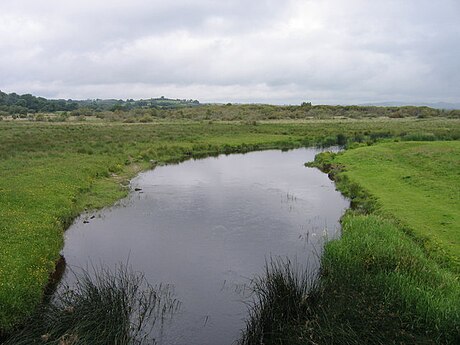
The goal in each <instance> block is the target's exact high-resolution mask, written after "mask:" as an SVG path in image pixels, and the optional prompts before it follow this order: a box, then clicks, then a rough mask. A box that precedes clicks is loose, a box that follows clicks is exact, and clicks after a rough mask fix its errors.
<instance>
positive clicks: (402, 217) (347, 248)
mask: <svg viewBox="0 0 460 345" xmlns="http://www.w3.org/2000/svg"><path fill="white" fill-rule="evenodd" d="M459 153H460V143H459V142H458V141H455V142H410V143H408V142H404V143H383V144H377V145H374V146H368V147H358V148H355V149H351V150H347V151H345V152H343V153H341V154H320V155H318V156H317V158H316V161H315V162H314V163H313V164H310V166H317V167H319V168H320V169H322V170H323V171H324V172H326V173H329V176H331V177H332V178H333V179H334V180H335V181H336V183H337V187H338V189H339V190H340V191H342V192H343V193H344V194H345V195H346V196H348V197H349V198H351V200H352V204H353V208H354V210H350V211H349V212H347V214H346V215H345V216H344V217H343V219H342V226H343V229H342V237H341V238H340V239H337V240H334V241H331V242H329V243H328V244H327V245H326V247H325V251H324V255H323V258H322V276H321V280H320V284H321V286H322V287H321V289H322V291H321V297H320V302H319V305H317V306H316V308H319V309H320V310H321V312H320V313H319V314H318V315H319V316H317V317H318V318H319V319H320V321H318V322H319V325H320V328H323V329H324V328H326V329H328V331H330V332H329V333H328V332H326V335H327V336H329V337H330V338H324V337H322V335H320V340H321V341H320V343H328V344H332V343H341V344H343V343H349V344H354V343H356V344H357V343H359V340H360V339H368V343H372V344H392V343H404V344H408V343H410V344H423V343H437V344H456V343H458V341H459V340H460V283H459V279H458V278H459V276H458V272H459V271H458V259H459V255H458V254H459V253H458V248H459V245H460V241H459V237H458V229H459V227H460V220H459V218H458V212H457V211H456V210H458V207H459V198H458V186H459V185H460V181H459V175H458V171H459V167H458V164H459V162H460V160H459ZM446 220H448V221H446ZM346 329H348V331H347V335H346V336H345V335H344V330H346ZM317 335H318V334H317V333H315V332H314V331H313V336H317ZM334 339H342V341H337V340H335V341H334ZM344 339H346V341H345V342H344V341H343V340H344Z"/></svg>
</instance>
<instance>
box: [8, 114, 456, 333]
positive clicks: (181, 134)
mask: <svg viewBox="0 0 460 345" xmlns="http://www.w3.org/2000/svg"><path fill="white" fill-rule="evenodd" d="M459 137H460V121H459V120H458V119H446V118H442V117H440V118H428V119H417V118H405V119H372V120H371V119H360V120H352V119H342V120H305V121H278V122H276V123H264V122H255V121H254V122H250V123H247V122H244V123H241V122H236V121H234V122H218V121H214V122H213V121H184V120H180V121H179V120H177V121H169V122H167V121H158V122H155V121H154V122H149V123H142V124H139V123H136V124H131V123H119V122H104V121H97V120H95V121H86V122H70V123H69V122H66V123H59V122H56V123H50V122H29V121H23V120H21V121H19V120H18V121H2V122H0V159H1V160H0V174H1V179H0V262H1V266H0V305H1V308H0V329H2V330H3V331H9V330H11V329H12V328H13V327H14V326H15V325H17V324H18V323H20V322H21V321H23V320H24V318H25V317H26V316H27V315H29V314H30V313H31V312H32V311H33V310H34V308H35V307H36V306H37V305H38V304H39V302H40V301H41V299H42V296H43V288H44V287H45V285H46V284H47V282H48V278H49V274H50V273H51V272H52V271H53V269H54V266H55V262H56V260H57V259H58V256H59V251H60V249H61V247H62V244H63V231H64V230H65V228H66V227H67V226H68V225H69V224H70V222H71V221H72V219H73V218H74V217H75V216H76V215H78V214H79V213H81V212H82V211H84V210H85V209H89V208H97V207H103V206H105V205H108V204H110V203H113V202H114V201H116V200H117V199H119V198H120V197H122V196H124V195H126V193H127V189H126V187H124V186H125V185H126V181H127V179H129V178H130V177H132V176H133V175H134V174H136V173H137V172H138V171H140V170H142V169H147V168H149V167H151V166H153V165H155V164H163V163H168V162H174V161H180V160H183V159H188V158H193V157H198V156H206V155H213V154H218V153H232V152H247V151H251V150H257V149H266V148H280V149H283V148H293V147H299V146H308V145H335V144H345V143H347V142H359V143H362V144H364V145H366V144H372V143H374V142H376V141H378V140H381V139H385V140H393V139H397V140H403V141H406V140H415V139H423V140H435V139H458V138H459ZM358 150H362V149H357V150H356V152H358ZM363 150H364V148H363ZM455 150H457V154H458V146H457V149H455ZM353 151H354V150H353ZM353 151H350V152H353ZM343 159H345V156H344V158H343ZM457 162H458V161H457ZM433 164H435V163H433ZM414 169H415V168H414ZM351 171H352V169H350V172H351ZM453 171H454V170H453ZM405 174H406V175H407V176H411V177H410V178H407V179H406V180H409V181H407V182H410V181H411V179H415V177H416V175H415V173H414V171H408V172H407V173H405ZM433 174H434V175H435V176H436V174H437V171H434V172H433ZM452 174H454V173H452ZM406 175H404V176H406ZM357 176H358V175H357ZM456 176H457V178H458V175H456ZM350 177H351V176H350ZM453 177H455V176H453ZM363 180H364V179H363ZM456 181H458V180H456ZM454 183H455V181H454ZM445 186H447V183H446V185H445ZM454 186H455V185H454ZM457 186H458V182H457ZM446 188H447V187H446ZM369 189H370V188H369ZM453 189H454V188H452V190H453ZM443 191H444V190H443ZM435 193H436V190H435V191H433V193H432V194H435ZM449 195H451V194H449ZM454 197H455V195H454ZM440 199H442V197H438V199H436V200H440ZM457 199H458V198H457ZM433 200H434V199H433ZM401 202H407V201H401ZM382 204H383V202H382ZM453 206H455V205H453ZM414 207H415V206H414ZM395 208H397V206H395ZM386 210H388V212H390V211H392V210H394V209H391V208H390V206H388V209H386V208H385V207H382V211H386ZM443 212H444V210H443ZM445 212H447V211H445ZM443 214H444V213H443ZM446 214H447V213H446ZM398 216H400V217H405V215H404V214H400V215H398ZM454 216H455V213H454ZM443 219H444V218H443ZM455 219H458V218H454V219H450V218H449V219H447V218H446V219H445V220H443V221H447V223H448V222H451V223H452V224H447V223H446V225H445V226H444V227H446V228H448V227H451V226H452V227H455V223H454V222H455V221H456V220H455ZM433 221H434V222H439V220H438V219H436V218H435V219H434V220H433ZM408 223H409V224H408V225H410V221H408ZM414 231H415V230H414ZM420 231H424V230H420ZM432 238H433V243H438V242H439V244H440V246H443V247H444V244H448V243H450V242H449V241H451V240H452V238H453V237H451V235H447V233H446V235H445V236H439V238H438V237H432ZM457 239H458V237H457ZM456 243H457V244H458V242H456ZM445 247H446V248H447V249H446V250H448V253H449V255H454V254H455V253H456V250H458V247H456V246H455V245H453V246H451V245H450V244H449V245H446V246H445Z"/></svg>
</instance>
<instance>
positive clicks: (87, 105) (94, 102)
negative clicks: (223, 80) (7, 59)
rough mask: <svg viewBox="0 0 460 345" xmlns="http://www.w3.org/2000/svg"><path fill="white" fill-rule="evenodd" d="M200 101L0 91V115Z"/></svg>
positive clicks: (166, 106)
mask: <svg viewBox="0 0 460 345" xmlns="http://www.w3.org/2000/svg"><path fill="white" fill-rule="evenodd" d="M199 105H200V102H199V101H197V100H192V99H189V100H187V99H171V98H165V97H163V96H162V97H159V98H150V99H141V100H133V99H127V100H121V99H118V100H117V99H88V100H72V99H67V100H66V99H46V98H43V97H36V96H33V95H31V94H25V95H18V94H16V93H14V92H13V93H10V94H7V93H4V92H2V91H0V115H1V113H3V114H27V113H38V112H50V113H52V112H56V111H76V110H78V109H84V110H92V111H104V110H109V111H115V110H131V109H137V108H153V109H176V108H185V107H196V106H199Z"/></svg>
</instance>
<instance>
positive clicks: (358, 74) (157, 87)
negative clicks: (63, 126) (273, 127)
mask: <svg viewBox="0 0 460 345" xmlns="http://www.w3.org/2000/svg"><path fill="white" fill-rule="evenodd" d="M0 51H1V54H0V90H2V91H4V92H16V93H19V94H23V93H32V94H34V95H38V96H43V97H47V98H65V99H68V98H72V99H94V98H117V99H127V98H134V99H140V98H151V97H159V96H165V97H170V98H181V99H198V100H200V101H201V102H225V103H226V102H239V103H271V104H299V103H301V102H304V101H306V102H309V101H310V102H313V103H314V104H361V103H371V102H383V101H399V102H439V101H443V102H460V1H459V0H437V1H433V0H394V1H393V0H367V1H365V0H347V1H345V0H251V1H247V0H226V1H224V0H220V1H219V0H188V1H187V0H170V1H164V0H163V1H159V0H129V1H119V0H97V1H96V0H79V1H74V0H73V1H68V0H41V1H37V0H1V1H0Z"/></svg>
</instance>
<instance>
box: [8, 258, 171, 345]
mask: <svg viewBox="0 0 460 345" xmlns="http://www.w3.org/2000/svg"><path fill="white" fill-rule="evenodd" d="M179 307H180V303H179V302H178V300H177V299H175V298H174V294H173V291H172V289H171V287H170V286H168V285H157V286H152V285H150V284H149V283H148V282H147V281H146V280H145V278H144V276H143V275H142V274H140V273H138V272H134V271H133V270H132V269H130V268H128V267H127V266H125V265H119V266H118V267H116V268H115V269H114V270H111V269H109V268H105V267H97V268H95V267H92V268H90V269H88V270H83V271H82V272H81V273H80V274H76V275H75V283H74V284H73V287H71V286H65V287H63V288H61V289H59V291H58V293H57V294H56V295H55V296H54V297H53V298H52V299H51V301H50V302H49V303H46V304H43V305H42V306H41V307H40V308H38V310H37V311H36V313H35V314H34V315H33V316H32V317H31V318H30V319H29V320H28V321H27V322H26V324H25V325H24V327H23V329H22V330H21V331H19V332H17V333H16V334H15V335H13V336H12V337H10V338H9V339H8V340H7V341H6V342H5V343H4V344H5V345H13V344H14V345H31V344H49V345H51V344H53V345H54V344H56V345H80V344H85V345H87V344H91V345H98V344H100V345H107V344H111V345H140V344H155V339H153V338H152V334H153V328H155V327H160V326H161V324H162V323H163V322H164V321H165V320H166V319H167V318H170V317H172V315H173V314H174V313H175V312H176V311H178V309H179Z"/></svg>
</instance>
